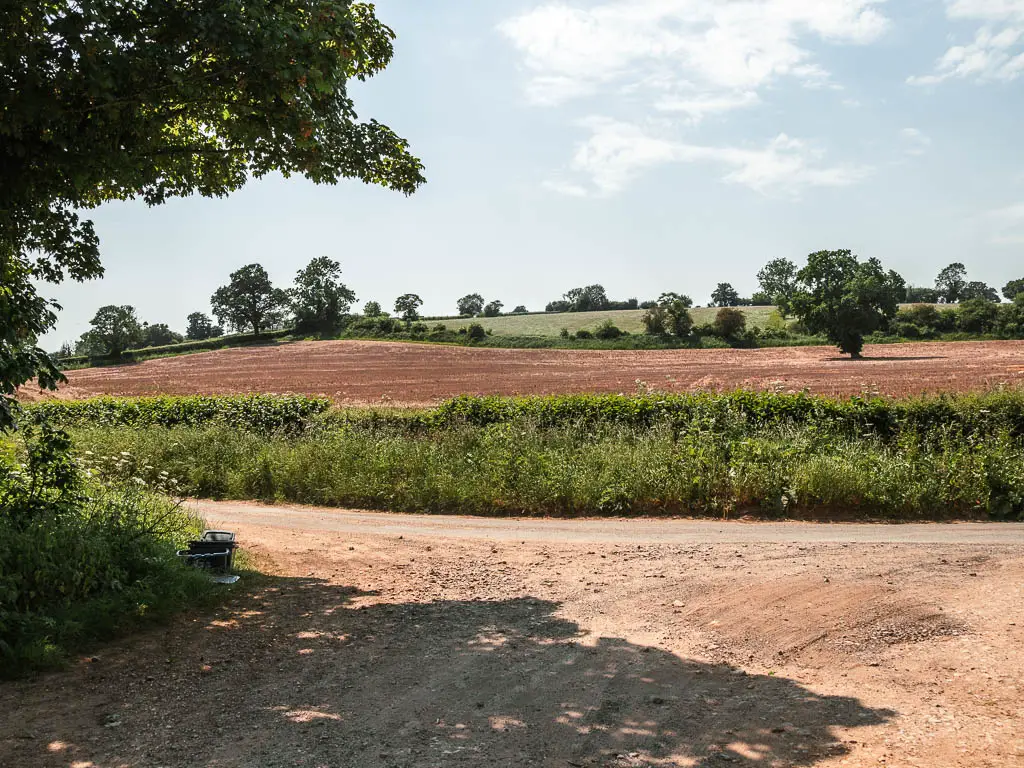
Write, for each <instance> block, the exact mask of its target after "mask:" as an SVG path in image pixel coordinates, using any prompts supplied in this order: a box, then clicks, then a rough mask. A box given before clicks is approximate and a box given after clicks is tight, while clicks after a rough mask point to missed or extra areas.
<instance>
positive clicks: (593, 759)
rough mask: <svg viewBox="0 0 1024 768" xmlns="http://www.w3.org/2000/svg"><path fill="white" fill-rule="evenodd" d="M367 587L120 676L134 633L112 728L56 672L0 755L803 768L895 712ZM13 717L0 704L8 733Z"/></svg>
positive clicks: (269, 594) (462, 605) (103, 767)
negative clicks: (44, 710)
mask: <svg viewBox="0 0 1024 768" xmlns="http://www.w3.org/2000/svg"><path fill="white" fill-rule="evenodd" d="M364 597H365V595H363V594H362V593H359V592H358V591H356V590H352V589H345V588H341V587H338V586H336V585H331V584H328V583H326V582H323V581H319V580H316V579H279V580H275V581H274V583H273V584H271V585H270V586H268V587H265V588H263V589H260V590H258V591H256V592H254V593H253V594H251V595H248V596H245V597H242V598H240V599H239V600H237V601H236V603H235V604H234V605H233V606H232V608H231V610H229V611H222V612H221V614H220V615H219V616H218V618H216V619H215V620H213V621H210V622H208V623H203V624H196V625H193V626H192V627H189V628H185V629H183V631H181V632H180V633H178V635H176V636H174V637H170V634H174V633H170V634H169V636H168V638H165V641H164V642H165V645H167V646H171V649H170V650H162V651H161V653H170V654H172V656H171V657H169V661H168V663H166V664H162V665H160V667H162V668H150V669H147V670H146V671H147V672H148V673H149V674H148V675H147V678H146V679H142V678H140V677H139V676H132V675H130V674H127V673H126V671H127V669H128V668H129V666H130V665H133V664H138V663H139V657H140V655H143V656H144V654H140V650H139V649H137V648H131V647H129V648H127V649H126V652H125V653H124V654H122V655H123V656H124V657H125V659H124V660H123V661H114V662H111V666H110V667H109V668H108V669H107V670H106V671H105V673H104V677H103V680H104V681H105V682H104V683H103V690H102V691H101V693H102V694H103V695H105V696H108V697H110V700H109V703H108V706H109V708H110V709H111V710H113V711H115V712H116V715H117V717H118V718H119V720H118V721H117V722H118V723H119V727H117V728H110V727H105V726H104V725H103V724H101V723H100V722H98V721H97V720H96V718H95V717H93V718H92V725H90V726H82V725H78V726H76V725H74V724H75V723H81V722H82V718H81V717H80V716H79V715H81V712H80V711H79V710H80V708H81V707H89V706H92V705H91V704H90V699H89V697H88V696H84V697H68V696H67V695H66V692H67V686H66V685H63V684H62V685H61V691H62V692H64V693H65V695H64V696H63V698H62V699H60V700H58V701H56V702H53V703H51V709H50V710H49V711H48V716H47V717H48V720H47V722H46V723H45V724H41V723H36V724H35V726H36V727H37V728H38V729H39V730H40V731H45V735H44V736H42V738H38V739H36V740H35V741H34V742H33V743H32V744H29V743H23V744H20V745H18V746H19V747H20V751H19V753H18V754H14V753H11V754H8V755H5V754H4V750H5V747H4V744H5V742H4V741H3V740H2V739H0V763H4V760H5V759H11V760H15V758H17V760H15V762H11V763H10V764H12V765H14V764H18V765H24V766H33V765H57V764H60V765H67V764H68V763H69V762H74V761H76V760H77V761H88V762H81V763H80V764H89V765H91V766H94V767H95V768H107V766H115V765H117V766H130V767H132V768H134V767H135V766H139V767H141V766H146V765H155V764H159V765H164V766H179V765H181V766H184V765H189V766H208V767H209V768H213V766H217V767H218V768H222V767H223V766H269V765H297V766H310V767H311V768H313V767H317V766H332V767H333V766H353V767H354V766H360V768H363V767H366V766H382V767H383V766H395V767H397V766H402V767H405V766H410V767H411V766H421V765H431V766H449V765H452V766H454V765H496V766H498V765H500V766H506V765H524V766H525V765H531V766H560V767H564V766H654V765H658V766H674V765H680V766H696V767H697V768H713V767H715V766H724V765H733V766H737V765H738V766H743V765H746V766H751V767H753V766H775V765H778V766H813V765H815V764H817V763H818V762H819V761H821V760H824V759H826V758H834V757H836V756H841V755H843V754H845V753H846V752H847V751H848V747H847V746H846V744H845V743H844V741H843V739H842V736H841V735H839V734H837V733H836V729H837V728H855V727H859V726H869V725H877V724H881V723H884V722H887V721H888V720H889V719H891V718H892V717H893V716H894V714H895V713H894V712H892V711H889V710H880V709H871V708H868V707H866V706H864V705H863V704H861V703H860V702H859V701H857V700H856V699H853V698H844V697H839V696H825V695H821V694H817V693H814V692H813V691H810V690H808V689H807V688H804V687H802V686H801V685H799V684H798V683H797V682H795V681H793V680H789V679H786V678H783V677H778V676H770V675H748V674H745V673H743V672H742V670H739V669H737V668H735V667H731V666H729V665H726V664H708V663H702V662H697V661H692V660H687V659H683V658H680V657H678V656H676V655H674V654H672V653H669V652H666V651H664V650H661V649H658V648H653V647H647V646H641V645H636V644H633V643H630V642H628V641H626V640H623V639H621V638H613V637H601V638H598V639H596V640H595V641H591V640H590V639H587V638H584V637H583V632H582V631H581V628H580V627H579V626H578V625H576V624H574V623H573V622H570V621H566V620H565V619H562V618H559V617H558V616H557V610H558V608H559V606H558V604H557V603H553V602H550V601H545V600H540V599H534V598H530V597H524V598H519V599H513V600H504V601H497V602H486V601H437V602H431V603H394V604H388V603H376V604H367V605H358V604H355V603H354V602H353V601H356V602H364ZM366 602H368V601H366ZM142 650H145V649H142ZM118 665H123V668H119V666H118ZM154 666H156V665H154ZM95 685H96V684H94V688H95ZM89 693H91V694H96V693H97V691H96V690H90V691H89ZM2 698H3V697H0V703H2ZM16 701H17V702H18V704H17V705H16V706H15V707H14V710H17V709H18V707H19V706H22V704H21V699H20V698H19V699H16ZM40 704H41V703H40ZM24 716H25V712H24V711H23V712H22V713H20V714H19V713H18V712H17V711H13V712H12V711H10V710H8V712H7V714H3V715H0V732H3V731H7V729H8V728H9V727H10V724H11V723H12V722H15V721H16V720H17V719H18V718H20V717H24ZM107 726H109V723H107ZM41 741H42V742H46V744H47V748H48V749H50V751H51V752H52V745H53V744H55V743H56V744H60V745H62V754H61V755H60V756H61V758H62V761H63V762H47V761H45V760H42V759H41V758H42V757H44V755H43V752H42V751H41V750H40V746H41V745H40V742H41ZM6 743H10V742H6Z"/></svg>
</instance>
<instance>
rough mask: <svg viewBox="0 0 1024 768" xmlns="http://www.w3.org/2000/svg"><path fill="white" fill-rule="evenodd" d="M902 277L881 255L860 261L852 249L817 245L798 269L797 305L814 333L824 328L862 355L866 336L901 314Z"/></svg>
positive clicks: (830, 336)
mask: <svg viewBox="0 0 1024 768" xmlns="http://www.w3.org/2000/svg"><path fill="white" fill-rule="evenodd" d="M905 292H906V284H905V283H904V281H903V278H902V277H900V276H899V275H898V274H896V273H895V272H894V271H892V270H889V271H888V272H886V271H885V270H884V269H883V268H882V263H881V262H880V261H879V260H878V259H874V258H872V259H868V260H867V261H863V262H861V261H858V259H857V257H856V256H854V255H853V253H852V252H850V251H848V250H839V251H817V252H815V253H812V254H810V255H809V256H808V257H807V265H806V266H805V267H804V268H803V269H801V270H800V271H799V272H797V275H796V286H795V290H794V292H793V296H792V310H793V312H794V314H795V315H796V316H797V317H798V318H799V319H800V321H801V322H802V323H803V324H804V325H805V326H807V329H808V330H809V331H810V332H811V333H823V334H825V335H826V336H827V337H828V339H829V340H830V341H832V342H833V343H834V344H836V345H837V346H838V347H839V349H840V351H842V352H845V353H847V354H849V355H850V356H852V357H854V358H859V357H860V353H861V350H862V349H863V348H864V336H865V335H866V334H869V333H871V332H872V331H876V330H878V329H879V328H881V327H882V326H883V325H884V324H885V323H886V322H887V321H889V320H891V319H892V318H894V317H895V316H896V311H897V310H898V309H899V303H900V301H902V299H903V297H904V294H905Z"/></svg>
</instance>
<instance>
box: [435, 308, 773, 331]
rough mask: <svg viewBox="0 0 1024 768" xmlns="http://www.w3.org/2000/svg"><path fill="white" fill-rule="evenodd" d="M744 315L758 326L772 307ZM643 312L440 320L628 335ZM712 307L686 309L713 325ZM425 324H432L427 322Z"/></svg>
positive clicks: (641, 328) (453, 325) (636, 328)
mask: <svg viewBox="0 0 1024 768" xmlns="http://www.w3.org/2000/svg"><path fill="white" fill-rule="evenodd" d="M740 309H741V310H743V312H744V313H745V314H746V316H747V325H748V326H749V327H761V326H763V325H764V324H765V322H767V320H768V317H769V315H771V313H772V312H773V311H775V307H740ZM645 311H646V310H643V309H618V310H611V311H609V312H563V313H556V314H550V315H506V316H504V317H476V318H463V319H459V320H441V321H439V322H442V323H444V324H445V325H446V326H447V327H448V328H453V329H458V328H463V327H465V326H467V325H469V324H470V323H480V325H482V326H483V327H484V329H485V330H488V331H491V333H493V334H494V335H495V336H557V335H558V334H559V332H560V331H561V330H562V329H563V328H565V329H567V330H568V331H569V332H570V333H575V332H576V331H579V330H583V329H586V330H588V331H592V330H594V329H595V328H597V326H599V325H600V324H601V323H603V322H604V321H605V320H611V321H612V322H613V323H615V325H617V326H618V327H619V328H621V329H622V330H624V331H628V332H629V333H643V331H644V324H643V320H642V318H643V316H644V312H645ZM716 312H718V309H717V308H716V307H695V308H694V309H691V310H690V314H691V315H692V316H693V322H694V323H696V324H697V325H702V324H704V323H710V322H713V321H714V319H715V313H716ZM428 324H432V322H430V321H428Z"/></svg>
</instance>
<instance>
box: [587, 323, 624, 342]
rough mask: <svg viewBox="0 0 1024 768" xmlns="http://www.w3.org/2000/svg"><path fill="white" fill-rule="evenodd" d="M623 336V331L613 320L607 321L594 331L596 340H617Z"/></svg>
mask: <svg viewBox="0 0 1024 768" xmlns="http://www.w3.org/2000/svg"><path fill="white" fill-rule="evenodd" d="M622 335H623V332H622V330H621V329H620V328H619V327H618V326H617V325H615V323H613V322H612V321H611V320H605V321H604V322H603V323H601V324H600V325H599V326H597V329H596V330H595V331H594V338H595V339H617V338H619V337H620V336H622Z"/></svg>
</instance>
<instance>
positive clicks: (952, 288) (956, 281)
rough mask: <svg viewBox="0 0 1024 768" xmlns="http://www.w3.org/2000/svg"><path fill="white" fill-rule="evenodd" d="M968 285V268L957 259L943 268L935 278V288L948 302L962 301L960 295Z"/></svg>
mask: <svg viewBox="0 0 1024 768" xmlns="http://www.w3.org/2000/svg"><path fill="white" fill-rule="evenodd" d="M966 287H967V268H966V267H965V266H964V265H963V264H961V263H960V262H959V261H955V262H953V263H952V264H950V265H949V266H948V267H945V268H944V269H942V271H940V272H939V274H938V276H937V277H936V278H935V290H936V291H937V292H938V294H939V296H940V297H941V298H943V299H945V300H946V303H947V304H954V303H956V302H958V301H960V297H961V295H962V294H963V292H964V288H966Z"/></svg>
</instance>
